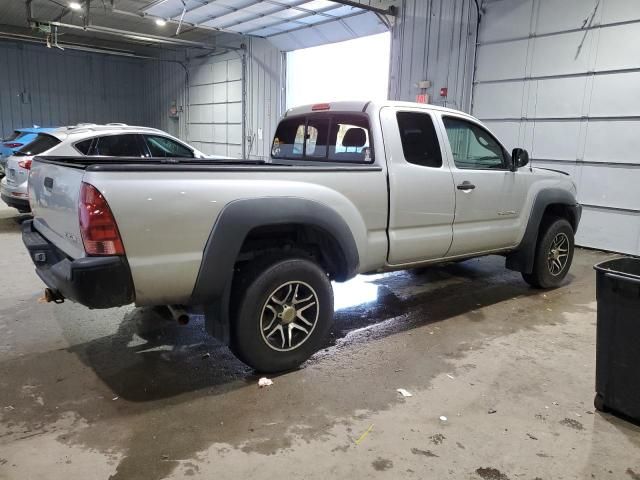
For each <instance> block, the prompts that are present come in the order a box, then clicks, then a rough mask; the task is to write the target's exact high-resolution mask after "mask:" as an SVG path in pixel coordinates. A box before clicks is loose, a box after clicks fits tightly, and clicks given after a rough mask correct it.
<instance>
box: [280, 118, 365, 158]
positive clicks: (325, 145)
mask: <svg viewBox="0 0 640 480" xmlns="http://www.w3.org/2000/svg"><path fill="white" fill-rule="evenodd" d="M369 142H370V140H369V123H368V121H367V119H366V117H363V116H358V115H349V114H330V115H326V114H322V115H308V116H297V117H293V118H285V119H284V120H282V121H281V122H280V124H279V125H278V129H277V130H276V135H275V137H274V140H273V145H272V149H271V156H272V157H273V158H275V159H292V160H316V161H318V160H319V161H330V162H349V163H370V162H371V161H373V155H372V152H371V147H370V145H369Z"/></svg>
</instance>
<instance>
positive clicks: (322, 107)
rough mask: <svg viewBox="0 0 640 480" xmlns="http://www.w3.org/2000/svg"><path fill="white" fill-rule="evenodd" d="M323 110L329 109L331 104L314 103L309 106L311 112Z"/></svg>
mask: <svg viewBox="0 0 640 480" xmlns="http://www.w3.org/2000/svg"><path fill="white" fill-rule="evenodd" d="M323 110H331V105H329V104H328V103H316V104H315V105H314V106H312V107H311V111H312V112H320V111H323Z"/></svg>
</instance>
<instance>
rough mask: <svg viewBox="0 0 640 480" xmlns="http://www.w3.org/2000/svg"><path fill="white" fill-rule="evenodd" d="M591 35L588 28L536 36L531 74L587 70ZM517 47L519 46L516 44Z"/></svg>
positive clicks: (559, 73)
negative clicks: (583, 30)
mask: <svg viewBox="0 0 640 480" xmlns="http://www.w3.org/2000/svg"><path fill="white" fill-rule="evenodd" d="M556 1H558V0H556ZM593 36H594V33H593V31H591V30H590V31H587V32H586V35H585V33H583V32H572V33H564V34H559V35H553V36H550V37H541V38H536V39H535V41H534V45H533V61H532V65H531V75H532V76H544V75H562V74H568V73H582V72H585V71H587V70H588V61H589V52H590V50H589V48H588V47H589V46H590V44H591V39H592V38H593ZM513 43H516V42H513ZM505 45H506V46H508V45H510V43H509V44H505ZM517 48H521V47H520V46H519V45H518V47H517Z"/></svg>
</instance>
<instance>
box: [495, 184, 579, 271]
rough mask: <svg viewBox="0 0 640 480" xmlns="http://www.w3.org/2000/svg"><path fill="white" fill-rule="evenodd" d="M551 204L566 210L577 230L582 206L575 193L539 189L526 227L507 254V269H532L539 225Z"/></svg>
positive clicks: (556, 189) (553, 189)
mask: <svg viewBox="0 0 640 480" xmlns="http://www.w3.org/2000/svg"><path fill="white" fill-rule="evenodd" d="M553 206H558V207H560V208H562V210H563V211H565V212H567V216H568V218H567V220H569V222H570V223H571V226H572V227H573V229H574V231H577V229H578V224H579V223H580V217H581V215H582V206H581V205H580V204H579V203H578V202H577V201H576V198H575V195H574V194H573V193H572V192H570V191H568V190H564V189H561V188H545V189H543V190H540V191H539V192H538V193H537V195H536V197H535V199H534V201H533V203H532V206H531V211H530V213H529V220H528V222H527V227H526V229H525V232H524V236H523V237H522V240H521V241H520V244H519V245H518V247H517V248H516V249H515V250H514V251H513V252H511V253H510V254H508V255H507V261H506V266H507V268H508V269H510V270H516V271H519V272H523V273H531V272H532V271H533V265H534V261H535V256H536V247H537V246H538V240H539V234H540V227H541V225H542V221H543V218H544V215H545V212H547V210H548V209H549V208H551V207H553Z"/></svg>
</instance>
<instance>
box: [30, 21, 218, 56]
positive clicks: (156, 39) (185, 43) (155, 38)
mask: <svg viewBox="0 0 640 480" xmlns="http://www.w3.org/2000/svg"><path fill="white" fill-rule="evenodd" d="M33 21H34V22H37V23H42V24H48V25H52V26H56V27H62V28H68V29H71V30H83V31H87V32H94V33H104V34H107V35H114V36H118V37H124V38H126V39H129V40H138V41H141V42H145V41H146V42H147V43H164V44H167V45H176V46H182V47H192V48H201V49H203V50H216V49H217V48H218V47H216V46H214V45H209V44H206V43H202V42H192V41H190V40H182V39H180V38H170V37H163V36H160V35H151V34H147V33H140V32H131V31H129V30H119V29H117V28H110V27H101V26H98V25H89V26H87V27H84V26H81V25H73V24H70V23H62V22H49V21H46V20H37V19H33ZM225 48H226V47H225Z"/></svg>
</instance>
